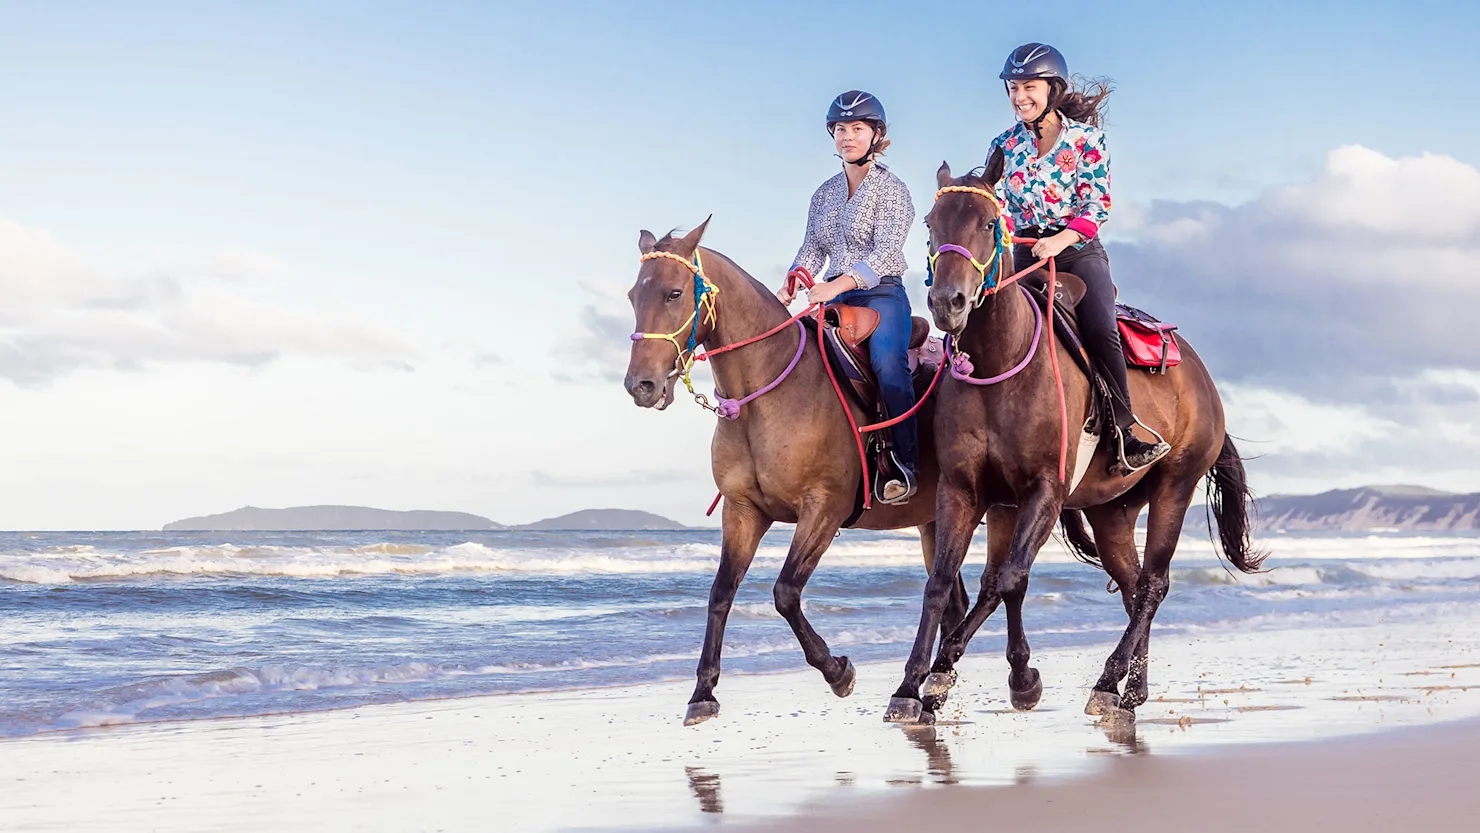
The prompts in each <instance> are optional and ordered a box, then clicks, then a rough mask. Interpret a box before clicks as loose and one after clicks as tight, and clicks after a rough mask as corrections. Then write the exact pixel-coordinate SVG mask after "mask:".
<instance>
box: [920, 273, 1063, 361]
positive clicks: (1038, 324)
mask: <svg viewBox="0 0 1480 833" xmlns="http://www.w3.org/2000/svg"><path fill="white" fill-rule="evenodd" d="M944 250H945V247H944V246H942V247H941V251H944ZM1018 289H1021V290H1022V291H1023V294H1024V295H1026V296H1028V305H1029V306H1031V307H1032V308H1033V343H1032V344H1031V345H1030V346H1029V347H1028V355H1026V356H1024V357H1023V360H1022V361H1020V362H1018V363H1017V367H1014V368H1013V369H1011V370H1009V371H1007V372H1006V373H1003V374H1001V375H999V376H993V377H992V378H990V379H976V378H973V377H972V375H971V371H972V370H974V369H975V368H973V367H972V366H971V359H968V358H967V357H966V356H964V355H962V354H960V353H957V352H955V351H954V350H952V349H951V345H952V343H953V341H954V340H953V339H952V338H951V337H950V336H949V335H947V336H946V361H949V362H950V363H951V378H952V379H956V380H958V381H961V382H965V383H967V384H969V385H995V384H997V383H998V382H1005V381H1007V380H1008V379H1011V378H1012V377H1014V376H1016V375H1018V374H1019V373H1021V372H1022V371H1023V368H1025V367H1027V366H1028V362H1031V361H1032V360H1033V354H1035V353H1037V352H1038V337H1039V336H1041V335H1043V310H1041V309H1039V308H1038V303H1037V302H1036V301H1034V300H1033V294H1032V293H1030V292H1029V291H1028V290H1027V288H1026V287H1024V286H1022V285H1021V284H1019V285H1018Z"/></svg>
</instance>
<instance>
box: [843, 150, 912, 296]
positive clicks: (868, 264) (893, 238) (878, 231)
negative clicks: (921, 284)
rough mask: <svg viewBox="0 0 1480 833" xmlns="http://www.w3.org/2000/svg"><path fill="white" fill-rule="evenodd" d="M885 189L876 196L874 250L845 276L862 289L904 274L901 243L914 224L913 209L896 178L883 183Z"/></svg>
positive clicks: (905, 191) (902, 244)
mask: <svg viewBox="0 0 1480 833" xmlns="http://www.w3.org/2000/svg"><path fill="white" fill-rule="evenodd" d="M880 184H881V185H883V186H885V187H884V188H883V189H882V190H881V192H880V194H879V205H878V209H877V213H876V214H874V235H873V238H874V239H873V242H874V247H873V248H872V249H871V250H869V253H868V254H866V255H864V256H863V260H860V261H858V262H857V263H855V264H853V265H852V266H849V267H848V269H847V270H846V271H844V273H843V274H844V275H845V276H848V277H852V278H854V279H855V280H856V279H861V281H860V283H861V284H862V286H866V287H868V288H869V289H873V288H874V287H876V286H878V285H879V280H880V279H881V278H883V277H885V276H886V275H899V274H903V273H904V266H905V264H904V240H905V238H906V237H908V236H909V234H910V225H911V224H913V223H914V222H915V205H914V203H913V202H911V201H910V192H909V189H908V188H906V187H904V183H903V182H901V181H899V179H898V178H895V177H890V178H888V179H885V180H882V181H881V183H880Z"/></svg>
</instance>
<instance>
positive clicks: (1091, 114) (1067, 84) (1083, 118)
mask: <svg viewBox="0 0 1480 833" xmlns="http://www.w3.org/2000/svg"><path fill="white" fill-rule="evenodd" d="M1048 83H1049V86H1050V90H1049V94H1048V109H1049V110H1058V111H1059V112H1060V113H1063V114H1064V115H1066V116H1068V117H1069V118H1071V119H1073V120H1075V121H1079V122H1084V123H1085V124H1088V125H1092V126H1094V127H1104V126H1105V125H1104V124H1103V122H1104V120H1105V99H1107V98H1109V97H1110V94H1111V93H1113V92H1115V87H1114V82H1112V81H1111V80H1110V79H1109V78H1085V77H1084V76H1082V75H1076V76H1074V78H1073V80H1072V81H1065V80H1063V79H1062V78H1050V79H1049V82H1048Z"/></svg>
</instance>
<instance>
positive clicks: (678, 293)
mask: <svg viewBox="0 0 1480 833" xmlns="http://www.w3.org/2000/svg"><path fill="white" fill-rule="evenodd" d="M682 297H683V290H682V289H670V290H668V300H670V301H677V300H678V299H679V298H682Z"/></svg>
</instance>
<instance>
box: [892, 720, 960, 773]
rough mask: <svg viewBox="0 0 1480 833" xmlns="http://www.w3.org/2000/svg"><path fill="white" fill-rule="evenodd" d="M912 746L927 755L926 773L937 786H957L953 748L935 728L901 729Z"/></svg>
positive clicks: (915, 727) (914, 727) (908, 727)
mask: <svg viewBox="0 0 1480 833" xmlns="http://www.w3.org/2000/svg"><path fill="white" fill-rule="evenodd" d="M901 730H902V731H903V732H904V736H905V737H906V738H908V739H909V741H910V745H911V746H913V747H915V748H916V749H918V750H920V751H921V752H924V753H925V773H926V774H927V775H929V776H930V780H931V781H932V782H934V783H936V784H955V783H958V781H957V778H956V768H955V766H954V765H953V764H952V763H951V747H949V746H947V745H946V743H945V742H944V741H942V740H941V738H940V734H939V730H938V729H937V728H936V727H935V726H904V727H901Z"/></svg>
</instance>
